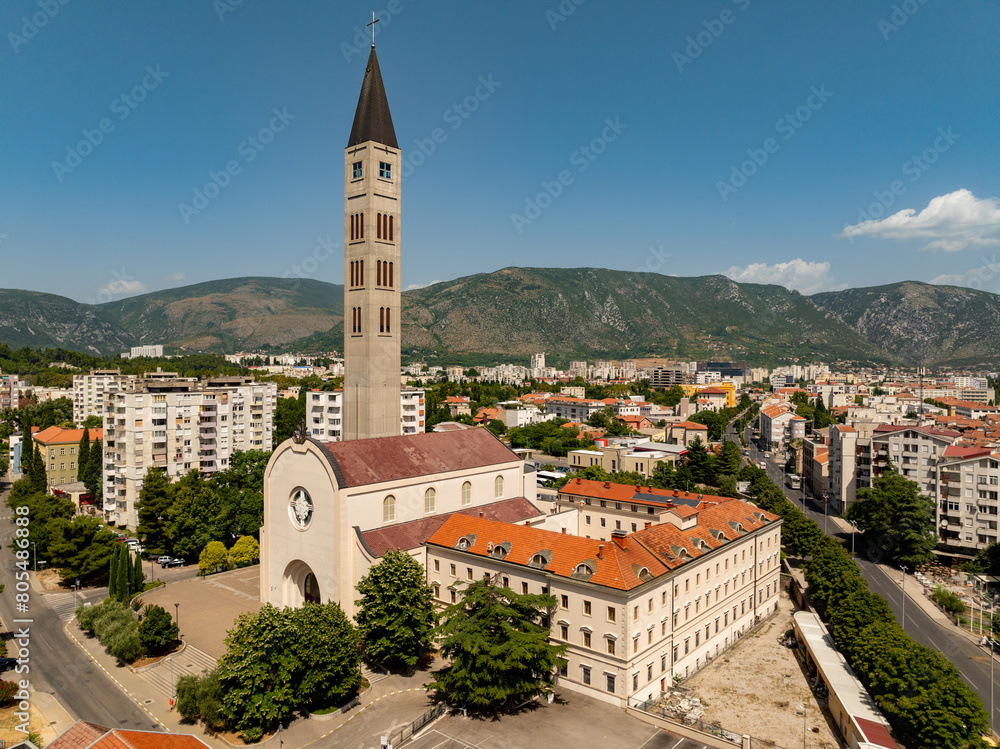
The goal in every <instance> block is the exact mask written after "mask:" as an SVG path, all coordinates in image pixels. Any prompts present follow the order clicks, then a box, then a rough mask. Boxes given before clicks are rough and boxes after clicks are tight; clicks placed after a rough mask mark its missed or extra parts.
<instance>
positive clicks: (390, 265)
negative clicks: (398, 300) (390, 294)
mask: <svg viewBox="0 0 1000 749" xmlns="http://www.w3.org/2000/svg"><path fill="white" fill-rule="evenodd" d="M393 265H394V263H393V262H392V261H391V260H390V261H389V288H390V289H391V288H394V287H393V280H392V272H393V267H392V266H393Z"/></svg>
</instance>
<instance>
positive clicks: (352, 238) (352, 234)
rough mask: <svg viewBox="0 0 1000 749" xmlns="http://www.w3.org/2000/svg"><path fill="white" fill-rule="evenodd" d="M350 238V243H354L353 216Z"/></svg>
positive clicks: (352, 218)
mask: <svg viewBox="0 0 1000 749" xmlns="http://www.w3.org/2000/svg"><path fill="white" fill-rule="evenodd" d="M350 237H351V241H352V242H353V241H354V216H353V215H352V216H351V233H350Z"/></svg>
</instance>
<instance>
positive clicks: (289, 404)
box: [274, 385, 308, 445]
mask: <svg viewBox="0 0 1000 749" xmlns="http://www.w3.org/2000/svg"><path fill="white" fill-rule="evenodd" d="M307 389H308V388H306V387H305V386H304V385H303V386H302V387H301V389H300V390H299V397H298V398H278V402H277V404H276V405H275V407H274V444H275V445H280V444H281V443H282V442H284V441H285V440H287V439H288V438H289V437H291V436H292V435H293V434H295V430H296V429H298V428H299V426H301V425H302V422H303V421H305V418H306V390H307Z"/></svg>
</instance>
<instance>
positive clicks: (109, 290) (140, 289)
mask: <svg viewBox="0 0 1000 749" xmlns="http://www.w3.org/2000/svg"><path fill="white" fill-rule="evenodd" d="M145 291H146V284H144V283H143V282H142V281H136V280H133V279H129V278H116V279H115V280H114V281H111V282H110V283H108V284H107V285H105V286H102V287H101V288H99V289H98V290H97V297H98V298H99V299H101V298H103V297H112V298H114V297H120V296H135V295H136V294H142V293H144V292H145Z"/></svg>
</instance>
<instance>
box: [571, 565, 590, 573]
mask: <svg viewBox="0 0 1000 749" xmlns="http://www.w3.org/2000/svg"><path fill="white" fill-rule="evenodd" d="M574 572H575V573H576V574H577V575H593V574H594V571H593V570H592V569H591V568H590V565H587V564H578V565H576V569H575V570H574Z"/></svg>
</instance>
